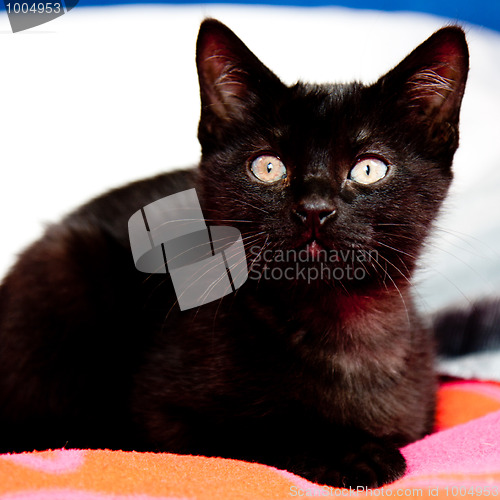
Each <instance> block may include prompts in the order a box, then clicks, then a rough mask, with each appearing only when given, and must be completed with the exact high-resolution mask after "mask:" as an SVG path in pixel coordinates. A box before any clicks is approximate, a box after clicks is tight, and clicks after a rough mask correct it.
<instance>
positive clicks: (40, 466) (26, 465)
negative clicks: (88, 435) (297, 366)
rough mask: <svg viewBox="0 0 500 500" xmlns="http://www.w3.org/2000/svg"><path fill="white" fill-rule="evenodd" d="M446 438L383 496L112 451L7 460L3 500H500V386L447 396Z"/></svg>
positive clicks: (442, 409)
mask: <svg viewBox="0 0 500 500" xmlns="http://www.w3.org/2000/svg"><path fill="white" fill-rule="evenodd" d="M438 406H439V408H438V421H437V428H436V432H435V433H434V434H432V435H431V436H428V437H426V438H425V439H422V440H421V441H418V442H416V443H413V444H411V445H409V446H407V447H405V448H404V449H403V454H404V455H405V457H406V459H407V462H408V472H407V473H406V475H405V477H404V478H402V479H401V480H399V481H397V482H396V483H393V484H391V485H388V486H385V487H383V488H380V489H378V490H362V489H360V490H359V491H355V490H341V489H334V488H329V487H326V486H321V485H316V484H313V483H311V482H309V481H306V480H304V479H302V478H300V477H297V476H295V475H293V474H291V473H289V472H286V471H280V470H277V469H275V468H272V467H267V466H264V465H260V464H251V463H246V462H241V461H237V460H227V459H222V458H207V457H195V456H180V455H173V454H169V453H136V452H122V451H109V450H52V451H45V452H33V453H23V454H18V455H0V500H7V499H9V500H49V499H54V500H91V499H92V500H110V499H115V500H125V499H129V500H132V499H134V500H153V499H163V500H166V499H171V500H174V499H226V498H227V499H231V500H232V499H258V498H279V499H284V498H289V497H311V496H316V497H343V496H344V497H349V496H360V497H364V496H369V497H371V496H392V497H408V496H413V497H419V498H436V497H438V498H462V497H492V498H495V497H500V384H497V383H486V382H453V383H447V384H443V386H442V387H441V389H440V392H439V405H438Z"/></svg>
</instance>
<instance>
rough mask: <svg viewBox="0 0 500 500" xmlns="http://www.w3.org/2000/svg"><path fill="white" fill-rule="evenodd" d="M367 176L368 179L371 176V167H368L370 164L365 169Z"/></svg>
mask: <svg viewBox="0 0 500 500" xmlns="http://www.w3.org/2000/svg"><path fill="white" fill-rule="evenodd" d="M365 174H366V176H367V177H368V176H369V175H370V165H368V164H367V165H366V167H365Z"/></svg>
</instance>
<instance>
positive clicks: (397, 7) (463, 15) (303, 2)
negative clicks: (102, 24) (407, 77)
mask: <svg viewBox="0 0 500 500" xmlns="http://www.w3.org/2000/svg"><path fill="white" fill-rule="evenodd" d="M140 3H150V4H154V3H169V4H186V3H191V4H203V3H233V4H234V3H236V4H238V3H240V4H252V3H255V4H267V5H294V6H303V7H316V6H328V5H337V6H342V7H352V8H356V9H377V10H385V11H415V12H426V13H429V14H436V15H438V16H442V17H445V18H449V19H450V20H452V21H457V22H460V21H465V22H469V23H474V24H478V25H482V26H485V27H487V28H491V29H494V30H497V31H500V0H256V1H251V0H248V1H245V0H227V1H226V0H215V1H214V2H212V1H210V0H209V1H205V2H203V1H199V0H187V1H186V0H184V1H183V0H178V1H176V0H171V1H164V0H149V1H147V2H140V1H136V0H135V1H134V0H80V2H79V3H78V6H79V7H80V6H89V7H90V6H96V5H119V4H140ZM499 63H500V61H499Z"/></svg>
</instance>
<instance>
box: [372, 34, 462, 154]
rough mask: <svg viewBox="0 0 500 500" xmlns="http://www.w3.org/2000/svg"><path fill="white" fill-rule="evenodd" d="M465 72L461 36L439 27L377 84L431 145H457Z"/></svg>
mask: <svg viewBox="0 0 500 500" xmlns="http://www.w3.org/2000/svg"><path fill="white" fill-rule="evenodd" d="M468 71H469V51H468V48H467V42H466V39H465V34H464V31H463V30H462V28H460V27H458V26H449V27H446V28H442V29H440V30H439V31H437V32H436V33H434V34H433V35H432V36H431V37H430V38H428V39H427V40H426V41H425V42H424V43H422V44H421V45H420V46H418V47H417V48H416V49H415V50H414V51H413V52H412V53H411V54H410V55H408V56H407V57H406V58H405V59H404V60H403V61H402V62H401V63H400V64H399V65H398V66H396V67H395V68H394V69H393V70H392V71H390V72H389V73H388V74H387V75H385V76H384V77H382V78H381V80H380V81H379V82H378V83H379V84H380V85H381V86H382V89H383V91H384V92H386V94H389V95H390V96H391V97H390V98H389V99H390V100H394V99H395V100H396V103H397V106H398V107H399V109H405V111H404V112H405V113H406V114H407V116H408V117H409V118H410V120H411V121H412V122H413V123H417V124H418V123H422V124H423V125H424V126H425V127H426V128H427V130H428V138H429V139H431V140H432V141H434V142H437V143H439V142H441V143H443V144H445V143H447V144H448V145H452V144H455V146H456V143H457V137H458V119H459V114H460V106H461V103H462V97H463V94H464V90H465V83H466V81H467V74H468Z"/></svg>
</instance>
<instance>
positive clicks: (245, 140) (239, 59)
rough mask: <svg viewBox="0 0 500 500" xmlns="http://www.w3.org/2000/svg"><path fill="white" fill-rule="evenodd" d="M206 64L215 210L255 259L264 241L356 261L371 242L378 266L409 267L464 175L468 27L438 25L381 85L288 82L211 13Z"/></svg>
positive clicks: (201, 40) (208, 170) (204, 136)
mask: <svg viewBox="0 0 500 500" xmlns="http://www.w3.org/2000/svg"><path fill="white" fill-rule="evenodd" d="M197 65H198V73H199V81H200V90H201V102H202V110H201V120H200V125H199V140H200V143H201V146H202V161H201V166H200V173H201V177H200V178H201V183H200V187H201V190H202V193H201V196H202V200H203V208H204V211H205V216H206V217H207V219H208V220H210V221H211V223H212V224H217V223H219V224H226V225H232V226H236V227H238V228H239V229H240V231H241V232H242V235H243V237H244V241H245V244H246V248H247V253H248V255H249V258H250V264H251V262H252V260H255V258H256V256H257V254H258V252H259V249H262V248H263V250H262V253H261V254H259V257H258V258H261V257H262V255H264V254H265V252H266V251H272V252H275V254H276V253H280V255H281V256H282V257H283V258H285V259H288V261H290V259H292V260H293V259H294V258H296V256H295V257H294V256H293V255H292V253H293V252H297V254H298V252H301V255H302V258H301V259H299V260H300V261H301V262H302V264H303V265H316V266H317V264H309V263H305V261H307V258H306V257H307V256H309V257H310V260H311V261H314V260H315V259H314V257H315V256H318V255H320V254H321V252H322V251H323V250H326V251H328V252H330V253H332V252H335V253H336V255H337V257H336V258H334V259H330V260H328V262H330V264H329V265H330V266H333V267H339V266H340V267H343V268H344V269H345V267H346V265H347V263H348V262H347V261H349V259H350V258H351V257H352V256H354V254H355V253H356V255H359V254H360V253H366V255H371V256H372V257H374V258H376V259H377V262H371V263H369V264H366V263H365V264H363V267H367V268H369V270H370V272H369V273H368V275H370V276H372V278H373V276H374V275H376V276H377V277H378V279H379V280H384V281H387V282H388V283H389V284H390V283H391V282H401V281H404V280H406V279H407V278H408V277H409V275H410V274H411V271H412V270H413V268H414V265H415V260H416V257H417V256H418V254H419V252H420V250H421V247H422V244H423V242H424V240H425V237H426V236H427V234H428V232H429V230H430V227H431V226H432V221H433V220H434V218H435V216H436V215H437V213H438V210H439V207H440V205H441V203H442V201H443V199H444V198H445V196H446V193H447V190H448V187H449V184H450V181H451V179H452V172H451V163H452V159H453V155H454V153H455V151H456V149H457V146H458V122H459V111H460V105H461V101H462V96H463V92H464V88H465V83H466V79H467V73H468V50H467V44H466V40H465V35H464V33H463V31H462V29H461V28H459V27H455V26H451V27H446V28H443V29H441V30H439V31H438V32H436V33H435V34H434V35H432V36H431V37H430V38H429V39H428V40H426V41H425V42H424V43H422V44H421V45H420V46H419V47H417V48H416V49H415V50H414V51H413V52H412V53H411V54H410V55H409V56H407V57H406V58H405V59H404V60H403V61H402V62H401V63H400V64H399V65H397V66H396V67H395V68H394V69H393V70H391V71H390V72H389V73H387V74H386V75H384V76H383V77H381V78H380V79H379V80H378V81H377V82H375V83H374V84H372V85H363V84H360V83H353V84H348V85H345V84H341V85H340V84H325V85H312V84H307V83H301V82H299V83H297V84H295V85H293V86H291V87H289V86H286V85H284V84H283V83H282V82H281V81H280V80H279V78H278V77H277V76H276V75H274V73H272V72H271V71H270V70H269V69H268V68H266V67H265V66H264V65H263V64H262V63H261V62H260V61H259V60H258V59H257V57H256V56H255V55H254V54H253V53H252V52H251V51H250V50H249V49H248V48H247V47H246V46H245V45H244V44H243V42H242V41H241V40H240V39H239V38H238V37H237V36H236V35H235V34H234V33H233V32H231V31H230V30H229V29H228V28H227V27H226V26H224V25H222V24H221V23H219V22H218V21H215V20H206V21H204V22H203V24H202V25H201V29H200V33H199V37H198V44H197ZM334 74H335V71H334V70H333V69H332V76H334ZM256 249H257V250H256ZM285 252H288V254H286V255H285ZM340 252H343V253H340ZM349 252H352V254H349ZM370 252H371V253H370ZM266 255H267V257H271V261H269V259H268V262H267V265H268V266H271V267H272V265H275V264H276V263H275V262H274V261H275V260H276V259H274V261H272V256H271V254H270V253H269V252H268V253H267V254H266ZM346 256H347V257H346ZM356 258H357V257H356ZM324 260H325V259H324ZM358 260H359V259H358ZM276 265H278V264H276ZM279 265H281V266H282V265H283V264H279ZM367 279H369V276H368V277H367Z"/></svg>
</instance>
